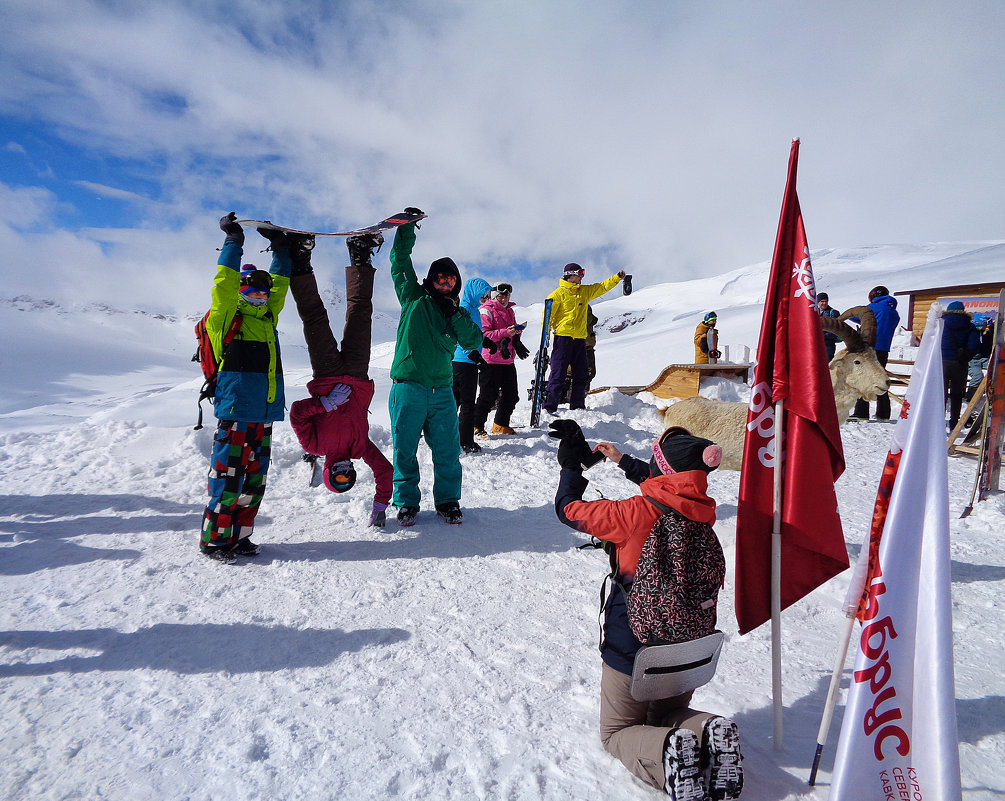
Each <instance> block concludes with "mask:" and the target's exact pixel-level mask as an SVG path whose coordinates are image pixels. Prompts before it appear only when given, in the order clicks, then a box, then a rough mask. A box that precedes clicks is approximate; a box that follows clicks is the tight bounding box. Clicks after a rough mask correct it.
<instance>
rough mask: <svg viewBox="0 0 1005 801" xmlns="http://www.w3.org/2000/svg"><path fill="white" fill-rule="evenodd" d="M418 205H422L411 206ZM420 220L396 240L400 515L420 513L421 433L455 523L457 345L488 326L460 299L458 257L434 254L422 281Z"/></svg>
mask: <svg viewBox="0 0 1005 801" xmlns="http://www.w3.org/2000/svg"><path fill="white" fill-rule="evenodd" d="M405 211H406V212H416V211H417V209H411V208H410V209H405ZM414 246H415V223H408V224H406V225H402V226H399V228H398V229H397V231H396V232H395V235H394V245H393V247H392V248H391V278H392V279H393V281H394V291H395V292H396V293H397V295H398V302H399V303H400V304H401V318H400V320H399V321H398V335H397V340H396V342H395V345H394V361H393V362H392V364H391V380H392V382H393V383H392V385H391V396H390V398H389V400H388V407H389V410H390V413H391V435H392V439H393V441H394V446H393V450H394V454H393V462H394V496H393V499H392V503H393V504H394V505H395V506H396V507H398V523H399V524H400V525H402V526H411V525H414V524H415V517H416V515H417V514H418V513H419V499H420V493H419V460H418V455H417V453H418V448H419V437H420V436H424V437H425V439H426V444H427V445H428V446H429V449H430V451H432V455H433V504H434V505H435V507H436V512H437V514H439V515H440V517H442V518H443V519H444V520H446V522H448V523H462V522H464V516H463V514H462V513H461V505H460V500H461V442H460V436H459V434H458V429H457V405H456V403H455V402H454V393H453V367H452V365H451V360H452V359H453V357H454V349H455V348H456V347H457V345H460V346H461V347H462V348H463V349H464V350H465V351H469V350H475V349H477V348H480V347H481V345H482V331H481V328H479V327H478V324H477V323H475V322H474V321H473V320H472V319H471V315H470V314H469V313H468V312H467V310H466V309H463V308H461V307H460V306H459V303H458V298H459V296H460V294H461V274H460V272H459V271H458V269H457V265H456V264H454V262H453V260H452V259H450V258H446V257H444V258H441V259H437V260H436V261H434V262H433V263H432V264H431V265H430V267H429V273H428V274H427V275H426V278H425V279H424V280H423V281H422V283H419V280H418V278H417V277H416V275H415V269H414V268H413V267H412V248H413V247H414Z"/></svg>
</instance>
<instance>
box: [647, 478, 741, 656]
mask: <svg viewBox="0 0 1005 801" xmlns="http://www.w3.org/2000/svg"><path fill="white" fill-rule="evenodd" d="M644 497H645V499H646V500H647V501H649V502H650V503H651V504H653V505H654V506H655V507H657V508H658V509H659V510H660V512H662V514H661V515H660V516H659V518H657V520H656V522H655V523H654V524H653V527H652V529H651V530H650V532H649V536H648V537H647V538H646V541H645V544H644V545H643V546H642V554H641V556H640V557H639V565H638V569H637V571H636V573H635V581H633V582H632V585H631V587H630V588H629V590H628V594H627V605H628V622H629V624H630V625H631V628H632V633H633V634H634V635H635V636H636V637H637V638H638V639H639V641H640V642H642V643H643V644H644V645H664V644H668V643H678V642H687V641H689V640H696V639H698V638H699V637H704V636H705V635H707V634H711V633H712V632H713V631H714V630H715V619H716V602H717V600H718V597H719V589H720V588H721V587H722V586H723V580H724V579H725V576H726V559H725V557H724V556H723V554H722V545H720V544H719V538H718V537H716V536H715V531H714V530H713V529H712V526H710V525H709V524H708V523H698V522H696V521H694V520H689V519H688V518H686V517H684V515H682V514H681V513H680V512H678V511H676V510H675V509H671V508H670V507H668V506H664V505H663V504H661V503H659V502H658V501H655V500H653V499H652V498H650V497H649V496H648V495H646V496H644Z"/></svg>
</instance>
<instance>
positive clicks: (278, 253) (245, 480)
mask: <svg viewBox="0 0 1005 801" xmlns="http://www.w3.org/2000/svg"><path fill="white" fill-rule="evenodd" d="M236 216H237V215H235V214H234V213H233V212H231V213H230V214H228V215H226V216H225V217H223V218H222V219H221V220H220V228H221V229H222V230H223V231H224V233H226V235H227V238H226V240H225V241H224V243H223V248H222V249H221V251H220V258H219V263H218V264H217V268H216V279H215V280H214V282H213V293H212V298H213V299H212V305H211V307H210V312H209V315H208V316H207V318H206V331H207V333H208V334H209V338H210V342H211V344H212V346H213V352H214V355H215V356H216V360H217V363H218V364H219V365H220V367H219V373H218V375H217V383H216V397H215V399H214V402H213V409H214V413H215V414H216V417H217V418H218V421H217V428H216V433H215V435H214V437H213V453H212V455H211V457H210V467H209V480H208V492H209V502H208V503H207V504H206V510H205V512H204V513H203V518H202V534H201V536H200V540H199V548H200V550H201V551H202V553H203V554H205V555H206V556H209V557H211V558H213V559H216V560H218V561H221V562H228V563H229V562H234V561H235V560H236V558H237V557H238V556H255V555H257V554H258V552H259V547H258V546H257V545H256V544H255V543H253V542H252V541H251V533H252V529H253V527H254V524H255V517H256V515H257V514H258V509H259V506H260V504H261V502H262V498H263V497H264V495H265V480H266V476H267V475H268V472H269V464H270V461H271V452H272V424H273V423H274V422H276V421H277V420H282V419H283V418H284V416H285V409H284V407H285V405H286V398H285V395H284V391H283V365H282V358H281V354H280V350H279V338H278V335H277V333H276V319H277V318H278V316H279V313H280V312H281V311H282V309H283V306H284V305H285V303H286V293H287V290H288V289H289V286H290V270H291V268H292V259H291V254H290V248H291V247H295V246H297V242H296V241H294V240H291V239H289V238H288V237H286V236H285V235H283V234H281V233H279V232H275V231H268V230H265V229H259V232H260V233H261V234H262V235H263V236H265V237H266V238H267V239H269V240H270V242H271V243H272V266H271V268H270V272H265V271H264V270H258V269H256V268H255V266H254V265H253V264H245V265H244V266H243V268H242V266H241V256H242V255H243V253H244V230H243V229H242V228H241V226H240V225H239V224H238V223H237V222H236V221H235V218H236ZM237 315H240V317H241V327H240V328H239V329H238V331H237V333H236V334H235V335H234V338H233V340H232V341H231V342H230V343H229V344H228V345H227V346H226V348H224V346H223V337H224V332H225V331H227V330H228V329H229V328H230V324H231V321H232V320H233V319H234V317H235V316H237Z"/></svg>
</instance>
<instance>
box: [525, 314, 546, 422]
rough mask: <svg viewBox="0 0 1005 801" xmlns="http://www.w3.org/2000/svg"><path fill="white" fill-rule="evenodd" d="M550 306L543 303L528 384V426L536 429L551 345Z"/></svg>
mask: <svg viewBox="0 0 1005 801" xmlns="http://www.w3.org/2000/svg"><path fill="white" fill-rule="evenodd" d="M551 304H552V301H551V300H550V299H549V300H546V301H545V302H544V326H543V327H542V329H541V344H540V346H539V347H538V349H537V356H535V357H534V380H533V381H532V382H531V384H530V391H529V393H528V400H529V401H530V425H531V428H536V427H537V426H538V425H539V424H540V423H541V404H542V403H544V395H545V386H544V384H545V380H546V376H547V373H548V362H549V361H550V360H549V358H548V346H549V344H550V343H551Z"/></svg>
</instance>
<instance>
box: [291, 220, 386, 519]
mask: <svg viewBox="0 0 1005 801" xmlns="http://www.w3.org/2000/svg"><path fill="white" fill-rule="evenodd" d="M383 241H384V238H383V236H381V234H380V233H377V234H367V235H364V236H355V237H349V238H348V239H347V240H346V247H348V248H349V261H350V263H349V266H348V267H346V269H345V288H346V312H345V329H344V331H343V333H342V347H341V349H340V348H339V345H338V342H337V341H336V340H335V335H334V333H332V328H331V324H330V323H329V321H328V312H327V310H326V309H325V305H324V301H322V299H321V296H320V294H319V293H318V283H317V279H316V278H315V277H314V270H313V267H312V266H311V251H310V250H303V251H300V253H299V258H297V259H295V260H294V263H293V270H292V273H291V276H290V293H291V294H292V295H293V300H294V301H295V302H296V304H297V311H298V312H299V314H300V319H301V320H302V321H303V324H304V339H305V340H306V341H307V353H308V355H309V356H310V360H311V370H312V371H313V373H314V379H313V380H312V381H310V382H309V383H308V384H307V391H308V392H310V394H311V396H310V397H309V398H305V399H303V400H299V401H297V402H296V403H294V404H293V405H292V406H291V407H290V424H291V425H292V426H293V430H294V431H295V432H296V434H297V438H298V439H299V440H300V445H301V446H302V447H303V449H304V450H305V451H307V454H311V455H313V456H323V457H324V459H325V461H324V467H323V470H322V479H323V481H324V485H325V486H326V487H328V489H330V490H331V491H332V492H339V493H341V492H348V491H349V490H350V489H352V487H353V485H354V484H355V483H356V469H355V468H354V467H353V464H352V460H353V459H362V460H363V461H364V462H366V464H367V466H368V467H369V468H370V469H371V470H372V471H373V477H374V480H375V482H376V484H377V489H376V492H375V493H374V497H373V507H372V509H371V512H370V522H369V525H371V526H379V527H382V526H383V525H384V523H385V521H386V512H385V510H386V509H387V504H388V503H389V502H390V500H391V488H392V475H393V471H392V468H391V463H390V462H389V461H388V460H387V457H385V456H384V454H383V453H381V452H380V450H379V449H378V448H377V446H376V445H374V443H373V441H372V440H371V439H370V425H369V422H368V420H367V414H368V412H369V409H370V401H371V400H372V399H373V381H372V380H371V379H370V376H369V370H370V329H371V319H372V316H373V277H374V274H375V273H376V272H377V271H376V270H375V269H374V267H373V265H372V264H371V257H372V255H373V250H374V248H379V247H380V245H381V244H382V243H383ZM305 458H307V459H309V457H307V456H305Z"/></svg>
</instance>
